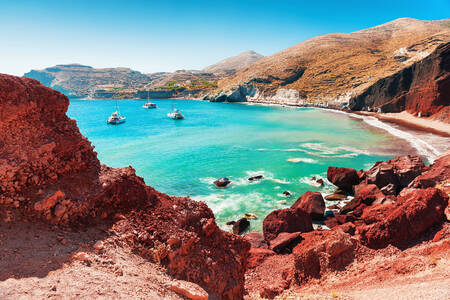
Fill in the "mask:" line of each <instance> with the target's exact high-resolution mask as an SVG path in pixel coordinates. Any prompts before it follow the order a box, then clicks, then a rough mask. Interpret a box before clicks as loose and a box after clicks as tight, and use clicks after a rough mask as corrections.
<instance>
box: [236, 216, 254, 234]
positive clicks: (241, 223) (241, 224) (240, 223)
mask: <svg viewBox="0 0 450 300" xmlns="http://www.w3.org/2000/svg"><path fill="white" fill-rule="evenodd" d="M249 226H250V222H249V221H248V220H247V219H246V218H242V219H239V220H237V221H236V222H235V223H234V224H233V233H234V234H241V233H243V232H244V231H246V230H247V229H248V227H249Z"/></svg>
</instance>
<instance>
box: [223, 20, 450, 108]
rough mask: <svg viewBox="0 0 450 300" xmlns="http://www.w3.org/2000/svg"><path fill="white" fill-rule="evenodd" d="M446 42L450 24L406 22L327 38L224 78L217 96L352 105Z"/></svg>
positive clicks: (393, 22) (329, 35)
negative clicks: (374, 87)
mask: <svg viewBox="0 0 450 300" xmlns="http://www.w3.org/2000/svg"><path fill="white" fill-rule="evenodd" d="M448 42H450V19H446V20H440V21H420V20H415V19H410V18H402V19H397V20H395V21H392V22H389V23H386V24H383V25H380V26H376V27H373V28H369V29H365V30H361V31H357V32H353V33H349V34H346V33H332V34H326V35H322V36H318V37H315V38H312V39H310V40H307V41H305V42H302V43H300V44H298V45H296V46H293V47H291V48H288V49H286V50H284V51H281V52H279V53H276V54H274V55H272V56H269V57H265V58H263V59H261V60H259V61H257V62H255V63H253V64H252V65H251V66H249V67H246V68H244V69H242V70H240V71H238V72H237V73H236V74H234V75H231V76H229V77H227V78H224V79H223V80H221V81H219V92H220V91H221V92H223V93H224V94H227V95H228V96H229V95H231V93H232V92H236V91H237V93H235V94H234V95H232V98H231V100H236V99H241V100H242V99H243V97H246V96H250V98H251V99H249V101H252V100H253V101H262V102H264V101H265V102H277V103H293V104H298V103H302V102H303V101H306V102H336V103H343V102H348V101H349V100H350V99H351V98H353V97H356V96H358V95H360V94H361V93H363V92H364V91H366V90H367V89H368V88H369V87H371V86H372V85H374V84H375V83H377V82H378V81H379V80H381V79H383V78H386V77H388V76H392V75H393V74H396V73H397V72H399V71H401V70H403V69H405V68H407V67H410V66H412V65H413V64H415V63H417V62H419V61H421V60H423V59H424V58H426V57H428V56H429V55H430V54H431V53H433V52H434V51H435V50H436V49H437V47H438V46H440V45H443V44H445V43H448ZM396 88H397V87H396V86H395V84H394V85H391V86H390V89H396ZM238 89H239V91H238ZM219 94H220V93H219Z"/></svg>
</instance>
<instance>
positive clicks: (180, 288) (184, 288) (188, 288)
mask: <svg viewBox="0 0 450 300" xmlns="http://www.w3.org/2000/svg"><path fill="white" fill-rule="evenodd" d="M167 288H168V289H169V290H171V291H174V292H175V293H177V294H180V295H183V296H184V297H186V298H187V299H191V300H208V293H207V292H206V291H205V290H204V289H202V288H201V287H199V286H198V285H197V284H195V283H192V282H188V281H184V280H178V281H174V282H170V283H169V284H168V285H167Z"/></svg>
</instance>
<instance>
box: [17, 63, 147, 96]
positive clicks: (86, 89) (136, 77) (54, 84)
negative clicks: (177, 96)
mask: <svg viewBox="0 0 450 300" xmlns="http://www.w3.org/2000/svg"><path fill="white" fill-rule="evenodd" d="M24 76H25V77H29V78H33V79H37V80H39V81H40V82H41V83H42V84H44V85H45V86H48V87H51V88H53V89H56V90H58V91H60V92H62V93H64V94H66V95H68V96H77V97H87V96H90V95H92V93H93V92H95V91H96V90H104V89H108V90H114V89H116V90H119V89H120V91H121V92H122V93H125V91H123V90H124V89H128V88H133V89H136V88H140V87H143V86H144V85H145V84H147V83H148V82H150V77H149V76H147V75H145V74H142V73H140V72H137V71H134V70H131V69H128V68H105V69H95V68H92V67H90V66H83V65H79V64H71V65H57V66H54V67H50V68H46V69H43V70H31V71H30V72H28V73H26V74H24ZM116 93H117V91H116Z"/></svg>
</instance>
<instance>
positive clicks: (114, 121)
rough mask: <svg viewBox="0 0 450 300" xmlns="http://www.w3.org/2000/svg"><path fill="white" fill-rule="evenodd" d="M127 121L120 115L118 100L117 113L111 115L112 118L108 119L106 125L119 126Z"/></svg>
mask: <svg viewBox="0 0 450 300" xmlns="http://www.w3.org/2000/svg"><path fill="white" fill-rule="evenodd" d="M125 120H126V118H125V117H124V116H121V115H120V111H119V104H118V103H117V100H116V111H115V112H113V113H112V114H111V116H110V117H109V118H108V120H107V121H106V123H108V124H111V125H118V124H122V123H125Z"/></svg>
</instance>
